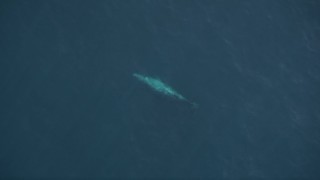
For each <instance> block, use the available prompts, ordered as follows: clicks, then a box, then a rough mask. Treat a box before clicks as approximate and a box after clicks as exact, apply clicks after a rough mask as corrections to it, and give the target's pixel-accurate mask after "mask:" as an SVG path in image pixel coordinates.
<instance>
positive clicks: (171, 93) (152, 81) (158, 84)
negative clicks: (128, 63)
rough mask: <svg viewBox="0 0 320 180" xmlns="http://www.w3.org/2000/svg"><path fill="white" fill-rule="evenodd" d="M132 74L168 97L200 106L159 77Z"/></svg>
mask: <svg viewBox="0 0 320 180" xmlns="http://www.w3.org/2000/svg"><path fill="white" fill-rule="evenodd" d="M132 75H133V77H135V78H136V79H138V80H139V81H140V82H143V83H144V84H146V85H148V86H149V87H150V88H151V89H153V90H154V91H156V92H158V93H160V94H163V95H165V96H168V97H171V98H174V99H178V100H180V101H184V102H187V103H189V104H191V105H192V106H193V108H198V107H199V105H198V104H197V103H195V102H192V101H190V100H188V99H187V98H185V97H184V96H182V95H181V94H180V93H178V92H177V91H176V90H174V89H173V88H172V87H170V86H169V85H167V84H166V83H164V82H162V81H161V80H160V79H158V78H153V77H149V76H145V75H142V74H138V73H133V74H132Z"/></svg>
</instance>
